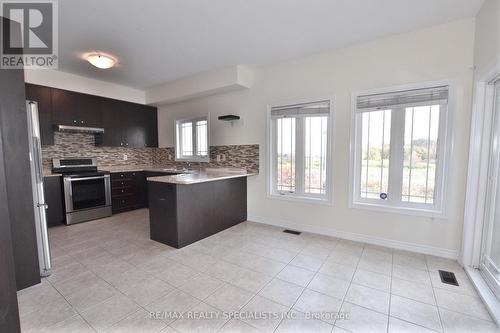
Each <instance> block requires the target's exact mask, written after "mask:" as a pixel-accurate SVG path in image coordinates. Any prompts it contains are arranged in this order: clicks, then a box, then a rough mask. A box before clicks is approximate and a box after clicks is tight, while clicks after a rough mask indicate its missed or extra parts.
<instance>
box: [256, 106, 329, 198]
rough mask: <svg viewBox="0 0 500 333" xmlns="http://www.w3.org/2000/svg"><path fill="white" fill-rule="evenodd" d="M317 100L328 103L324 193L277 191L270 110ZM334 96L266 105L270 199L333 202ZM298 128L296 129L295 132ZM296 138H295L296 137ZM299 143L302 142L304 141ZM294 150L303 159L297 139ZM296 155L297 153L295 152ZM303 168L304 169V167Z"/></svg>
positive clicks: (274, 131)
mask: <svg viewBox="0 0 500 333" xmlns="http://www.w3.org/2000/svg"><path fill="white" fill-rule="evenodd" d="M319 102H328V103H329V112H328V121H327V138H326V143H327V149H326V167H325V171H326V181H325V183H326V189H325V191H326V194H325V195H318V194H315V193H282V192H281V193H278V192H277V191H276V189H275V186H274V185H275V184H276V183H275V179H276V177H277V175H276V174H275V171H276V158H275V157H276V147H274V143H275V142H277V141H276V140H277V138H276V132H277V131H276V130H275V129H274V128H273V123H274V122H273V117H272V115H271V110H272V109H273V108H276V107H287V106H294V105H300V104H312V103H319ZM334 109H335V98H334V97H323V98H321V97H320V98H308V99H302V100H293V101H290V100H288V101H286V102H276V103H272V104H269V105H268V106H267V147H268V163H266V164H267V169H268V170H267V174H268V177H267V178H268V179H267V197H268V198H270V199H279V200H285V201H296V202H304V203H315V204H323V205H332V204H333V196H334V188H333V167H334V166H333V156H334V155H333V151H334V146H333V131H334V124H335V119H334V117H335V112H334ZM297 127H298V126H297ZM298 131H299V130H298V129H296V133H297V132H298ZM300 131H302V134H304V135H305V129H304V127H303V126H302V127H301V128H300ZM296 140H297V138H296ZM301 143H302V144H304V142H302V140H301ZM295 145H296V151H299V152H300V154H301V155H302V159H305V155H304V154H305V152H304V147H302V145H300V146H299V145H298V141H296V144H295ZM297 155H298V154H297ZM304 170H305V169H304ZM303 180H304V175H298V177H296V179H295V183H296V184H297V183H298V182H299V181H300V182H303Z"/></svg>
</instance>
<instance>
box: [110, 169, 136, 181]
mask: <svg viewBox="0 0 500 333" xmlns="http://www.w3.org/2000/svg"><path fill="white" fill-rule="evenodd" d="M141 173H142V172H141V171H133V172H112V173H111V179H113V180H118V179H134V178H136V177H137V176H139V175H140V174H141Z"/></svg>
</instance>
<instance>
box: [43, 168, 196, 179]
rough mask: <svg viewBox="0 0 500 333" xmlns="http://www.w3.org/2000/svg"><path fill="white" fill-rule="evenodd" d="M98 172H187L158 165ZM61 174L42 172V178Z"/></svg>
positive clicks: (100, 169)
mask: <svg viewBox="0 0 500 333" xmlns="http://www.w3.org/2000/svg"><path fill="white" fill-rule="evenodd" d="M98 170H99V171H108V172H111V173H115V172H139V171H153V172H161V171H164V172H187V171H185V170H182V169H176V168H173V167H169V166H160V165H126V166H102V167H99V168H98ZM61 175H62V174H60V173H53V172H52V170H50V169H44V170H43V176H44V177H59V176H61Z"/></svg>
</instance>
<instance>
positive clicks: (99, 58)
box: [85, 53, 116, 69]
mask: <svg viewBox="0 0 500 333" xmlns="http://www.w3.org/2000/svg"><path fill="white" fill-rule="evenodd" d="M85 59H87V61H88V62H90V63H91V64H92V65H94V66H95V67H98V68H102V69H108V68H111V67H113V66H114V65H115V64H116V59H115V58H113V57H112V56H109V55H107V54H102V53H88V54H86V55H85Z"/></svg>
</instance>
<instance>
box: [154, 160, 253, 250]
mask: <svg viewBox="0 0 500 333" xmlns="http://www.w3.org/2000/svg"><path fill="white" fill-rule="evenodd" d="M251 175H253V174H252V173H248V172H247V171H246V170H235V169H204V170H201V171H199V172H194V173H187V174H179V175H169V176H159V177H148V178H147V181H148V192H149V195H148V197H149V216H150V217H149V224H150V231H151V233H150V237H151V239H152V240H155V241H157V242H160V243H163V244H167V245H169V246H173V247H175V248H181V247H184V246H186V245H189V244H192V243H194V242H196V241H199V240H201V239H203V238H206V237H208V236H211V235H213V234H215V233H217V232H220V231H222V230H224V229H227V228H230V227H232V226H234V225H236V224H238V223H241V222H244V221H246V219H247V177H248V176H251Z"/></svg>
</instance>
